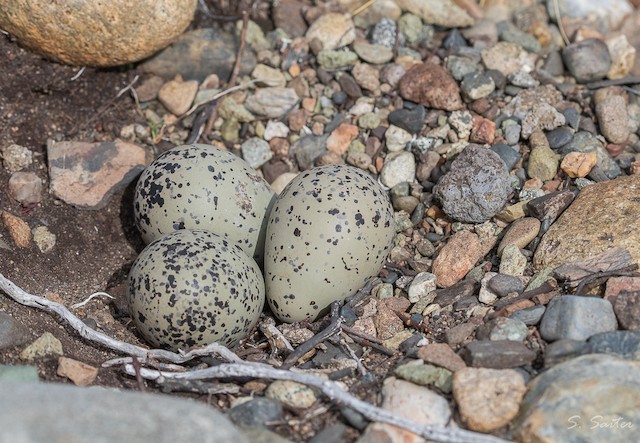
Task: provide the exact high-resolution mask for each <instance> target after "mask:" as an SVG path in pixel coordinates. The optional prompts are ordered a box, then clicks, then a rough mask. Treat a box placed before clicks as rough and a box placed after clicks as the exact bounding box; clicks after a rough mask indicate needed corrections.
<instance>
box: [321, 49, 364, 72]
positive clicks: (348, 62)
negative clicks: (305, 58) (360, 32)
mask: <svg viewBox="0 0 640 443" xmlns="http://www.w3.org/2000/svg"><path fill="white" fill-rule="evenodd" d="M316 60H317V61H318V63H319V64H320V66H321V67H322V68H323V69H327V70H333V69H340V68H346V67H349V66H352V65H355V64H356V62H357V61H358V54H356V53H355V52H351V51H342V50H339V51H338V50H333V51H330V50H327V49H325V50H322V51H320V53H319V54H318V55H317V57H316Z"/></svg>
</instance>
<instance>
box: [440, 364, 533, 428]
mask: <svg viewBox="0 0 640 443" xmlns="http://www.w3.org/2000/svg"><path fill="white" fill-rule="evenodd" d="M525 391H526V386H525V381H524V377H523V376H522V374H520V373H519V372H517V371H515V370H513V369H485V368H465V369H461V370H459V371H458V372H456V373H455V374H454V376H453V397H454V399H455V401H456V404H457V405H458V410H459V411H460V418H461V419H462V421H463V422H464V424H465V425H466V426H467V428H468V429H470V430H472V431H478V432H491V431H494V430H496V429H499V428H501V427H503V426H505V425H506V424H508V423H509V422H510V421H511V420H512V419H513V418H514V417H515V416H516V415H517V413H518V409H519V407H520V402H521V401H522V398H523V397H524V393H525Z"/></svg>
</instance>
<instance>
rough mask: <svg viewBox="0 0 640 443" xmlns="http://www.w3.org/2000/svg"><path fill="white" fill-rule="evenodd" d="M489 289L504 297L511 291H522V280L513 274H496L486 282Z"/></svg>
mask: <svg viewBox="0 0 640 443" xmlns="http://www.w3.org/2000/svg"><path fill="white" fill-rule="evenodd" d="M487 285H488V286H489V289H491V290H492V291H493V292H495V293H496V295H498V296H500V297H505V296H507V295H508V294H510V293H512V292H518V293H520V292H522V291H523V290H524V285H523V284H522V280H520V279H519V278H518V277H515V276H513V275H506V274H496V275H494V276H493V277H492V278H491V280H489V281H488V282H487Z"/></svg>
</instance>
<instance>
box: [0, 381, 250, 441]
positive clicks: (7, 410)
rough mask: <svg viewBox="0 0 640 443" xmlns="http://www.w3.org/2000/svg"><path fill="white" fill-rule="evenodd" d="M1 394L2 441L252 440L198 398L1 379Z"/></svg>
mask: <svg viewBox="0 0 640 443" xmlns="http://www.w3.org/2000/svg"><path fill="white" fill-rule="evenodd" d="M0 392H2V396H0V429H2V432H1V433H0V442H2V443H5V442H6V443H9V442H25V443H27V442H28V443H49V442H54V441H60V442H62V441H64V442H65V443H84V442H88V441H91V442H96V443H97V442H105V443H106V442H125V441H127V442H129V441H131V442H133V441H135V442H138V443H165V442H166V443H173V442H175V441H178V440H179V441H185V442H190V443H197V442H202V443H205V442H206V443H228V442H234V443H248V442H249V440H248V439H247V438H246V437H245V436H244V435H243V434H242V433H241V432H240V431H239V430H238V429H236V428H235V427H234V426H233V424H232V423H231V421H229V419H228V418H226V417H225V416H224V414H222V413H221V412H219V411H216V410H215V409H214V408H211V407H207V406H205V405H203V404H201V403H197V402H195V401H189V400H185V399H179V398H172V397H167V396H160V395H155V394H147V393H140V392H120V391H116V390H113V389H104V388H97V387H92V388H80V387H76V386H70V385H57V384H52V383H0ZM105 414H107V415H105Z"/></svg>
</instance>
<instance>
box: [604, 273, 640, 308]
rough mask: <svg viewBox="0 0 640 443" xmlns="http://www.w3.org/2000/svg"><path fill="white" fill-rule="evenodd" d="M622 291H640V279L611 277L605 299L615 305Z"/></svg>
mask: <svg viewBox="0 0 640 443" xmlns="http://www.w3.org/2000/svg"><path fill="white" fill-rule="evenodd" d="M622 291H640V277H611V278H610V279H609V280H607V287H606V289H605V291H604V299H605V300H609V301H610V302H611V303H613V301H614V299H615V298H616V297H617V296H618V295H619V294H620V293H621V292H622Z"/></svg>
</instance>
